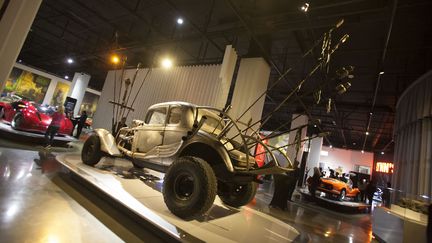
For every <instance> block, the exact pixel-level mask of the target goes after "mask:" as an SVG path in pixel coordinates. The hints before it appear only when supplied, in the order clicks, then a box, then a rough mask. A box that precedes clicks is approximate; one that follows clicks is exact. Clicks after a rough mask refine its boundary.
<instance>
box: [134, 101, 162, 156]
mask: <svg viewBox="0 0 432 243" xmlns="http://www.w3.org/2000/svg"><path fill="white" fill-rule="evenodd" d="M166 115H167V107H156V108H153V109H151V110H149V111H148V112H147V115H146V118H145V121H144V122H145V123H144V125H143V126H139V127H137V128H136V131H135V136H134V146H133V151H134V152H135V153H138V154H146V153H148V152H154V151H155V150H157V147H158V146H161V145H162V142H163V137H164V130H165V123H166Z"/></svg>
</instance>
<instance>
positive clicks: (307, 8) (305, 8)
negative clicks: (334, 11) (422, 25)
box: [300, 3, 309, 13]
mask: <svg viewBox="0 0 432 243" xmlns="http://www.w3.org/2000/svg"><path fill="white" fill-rule="evenodd" d="M300 10H301V11H303V12H305V13H306V12H307V11H308V10H309V3H304V4H303V5H302V6H301V7H300Z"/></svg>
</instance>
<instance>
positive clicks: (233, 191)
mask: <svg viewBox="0 0 432 243" xmlns="http://www.w3.org/2000/svg"><path fill="white" fill-rule="evenodd" d="M133 123H134V125H132V126H131V127H125V128H122V129H120V131H119V132H118V134H117V135H116V137H114V136H113V135H112V134H111V133H110V132H108V131H107V130H105V129H95V133H94V134H93V135H91V136H90V137H89V138H88V139H87V140H86V142H85V143H84V146H83V149H82V160H83V162H84V163H85V164H87V165H95V164H97V163H98V162H99V161H100V160H101V158H102V156H125V157H126V158H128V159H130V160H131V161H132V163H133V164H134V165H135V166H136V167H148V168H151V169H155V170H158V171H161V172H165V178H164V182H163V183H164V184H163V191H162V193H163V197H164V201H165V203H166V205H167V207H168V209H169V210H170V211H171V212H172V213H173V214H175V215H177V216H178V217H180V218H185V219H187V218H194V217H196V216H200V215H202V214H204V213H206V212H207V211H208V210H209V209H210V207H211V205H212V204H213V201H214V199H215V196H216V194H217V195H219V197H220V199H221V200H222V201H223V202H224V203H225V204H226V205H229V206H232V207H240V206H243V205H246V204H247V203H249V202H250V201H251V200H252V199H253V198H254V196H255V193H256V190H257V185H256V182H259V180H258V179H257V175H260V174H274V173H283V172H287V171H290V170H292V169H289V168H286V167H281V166H279V164H278V162H277V159H276V158H275V156H274V155H273V154H272V153H271V150H269V147H267V146H266V145H265V144H263V143H262V142H261V141H260V140H258V139H256V138H255V137H252V136H247V135H245V134H244V133H242V131H241V129H239V127H238V124H237V122H236V121H235V120H233V119H231V118H230V117H229V115H228V114H227V113H226V111H224V110H219V109H216V108H212V107H204V106H196V105H193V104H190V103H185V102H167V103H161V104H156V105H153V106H151V107H150V108H149V110H148V112H147V115H146V117H145V120H144V121H138V120H134V122H133ZM230 132H231V134H232V133H237V135H234V136H233V137H230V138H229V137H228V135H227V134H230ZM234 138H237V140H238V141H239V142H238V141H235V139H234ZM258 143H259V144H262V145H263V146H265V148H266V149H267V152H270V153H268V154H269V156H270V158H273V159H272V161H273V162H272V163H268V164H265V165H264V166H262V167H258V166H257V164H256V162H255V160H254V158H253V156H252V155H251V154H250V152H249V151H253V146H255V145H256V144H258ZM251 144H252V145H251ZM253 144H255V145H253Z"/></svg>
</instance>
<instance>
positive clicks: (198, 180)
mask: <svg viewBox="0 0 432 243" xmlns="http://www.w3.org/2000/svg"><path fill="white" fill-rule="evenodd" d="M216 189H217V184H216V176H215V174H214V172H213V169H212V168H211V166H210V165H209V164H208V163H207V162H206V161H204V160H203V159H200V158H197V157H191V156H185V157H180V158H178V159H177V160H176V161H174V163H173V164H172V165H171V166H170V167H169V169H168V171H167V172H166V174H165V178H164V185H163V191H162V193H163V197H164V201H165V204H166V205H167V207H168V209H169V210H170V211H171V212H172V213H173V214H174V215H176V216H178V217H180V218H182V219H193V218H195V217H197V216H201V215H203V214H204V213H206V212H207V211H208V210H209V209H210V207H211V206H212V205H213V202H214V199H215V197H216Z"/></svg>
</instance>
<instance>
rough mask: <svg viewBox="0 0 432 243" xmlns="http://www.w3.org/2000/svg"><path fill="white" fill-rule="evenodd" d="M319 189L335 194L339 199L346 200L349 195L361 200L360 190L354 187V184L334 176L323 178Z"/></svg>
mask: <svg viewBox="0 0 432 243" xmlns="http://www.w3.org/2000/svg"><path fill="white" fill-rule="evenodd" d="M317 191H321V192H324V193H327V194H330V195H333V196H337V198H338V199H339V200H345V199H346V198H347V197H350V198H354V200H355V201H360V190H359V189H358V188H352V185H350V184H348V183H345V182H343V181H341V180H338V179H334V178H321V181H320V184H319V185H318V187H317Z"/></svg>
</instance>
